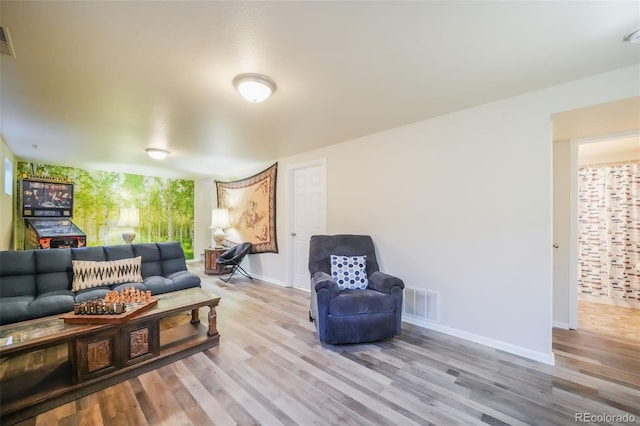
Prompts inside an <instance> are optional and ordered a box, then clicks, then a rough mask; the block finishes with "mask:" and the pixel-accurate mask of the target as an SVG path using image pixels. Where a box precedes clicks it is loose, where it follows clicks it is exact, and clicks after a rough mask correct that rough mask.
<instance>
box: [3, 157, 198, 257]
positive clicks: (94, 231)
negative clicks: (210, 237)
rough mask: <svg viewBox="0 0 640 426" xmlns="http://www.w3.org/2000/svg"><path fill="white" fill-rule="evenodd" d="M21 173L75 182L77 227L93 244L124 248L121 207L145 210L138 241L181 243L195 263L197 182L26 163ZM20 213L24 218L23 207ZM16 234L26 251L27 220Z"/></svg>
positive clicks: (21, 164)
mask: <svg viewBox="0 0 640 426" xmlns="http://www.w3.org/2000/svg"><path fill="white" fill-rule="evenodd" d="M32 167H34V169H33V170H32ZM17 169H18V170H17V172H18V176H21V175H22V174H23V173H26V174H31V173H32V172H35V174H36V175H41V176H59V177H65V178H67V177H68V178H71V179H72V180H73V182H74V208H73V223H75V224H76V225H77V226H78V227H79V228H80V229H82V231H83V232H84V233H85V234H86V235H87V245H88V246H99V245H113V244H124V241H123V239H122V236H121V234H122V229H121V228H119V227H118V226H117V224H118V218H119V215H120V208H121V207H136V208H137V209H138V210H139V212H140V227H139V228H136V229H135V232H136V239H135V242H136V243H146V242H161V241H180V243H181V244H182V248H183V249H184V253H185V256H186V258H187V259H193V197H194V183H193V181H192V180H185V179H166V178H160V177H153V176H142V175H133V174H128V173H115V172H105V171H88V170H83V169H77V168H72V167H63V166H53V165H40V164H38V165H36V166H33V165H32V164H31V163H27V162H23V161H19V162H18V167H17ZM17 193H19V191H17ZM18 203H20V200H18ZM16 212H17V216H16V217H18V218H19V217H20V205H19V204H18V205H17V206H16ZM15 236H16V247H17V248H19V249H20V248H22V247H24V237H25V223H24V221H23V220H17V221H16V227H15Z"/></svg>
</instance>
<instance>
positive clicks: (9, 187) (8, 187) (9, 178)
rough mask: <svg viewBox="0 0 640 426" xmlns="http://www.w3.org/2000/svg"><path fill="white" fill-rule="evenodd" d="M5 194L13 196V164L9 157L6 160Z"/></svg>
mask: <svg viewBox="0 0 640 426" xmlns="http://www.w3.org/2000/svg"><path fill="white" fill-rule="evenodd" d="M4 192H5V194H7V195H13V163H12V162H11V160H9V159H8V158H7V157H5V158H4Z"/></svg>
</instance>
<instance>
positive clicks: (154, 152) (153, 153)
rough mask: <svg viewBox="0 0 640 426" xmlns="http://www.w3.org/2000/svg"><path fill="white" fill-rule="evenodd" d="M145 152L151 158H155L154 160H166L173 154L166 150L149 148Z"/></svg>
mask: <svg viewBox="0 0 640 426" xmlns="http://www.w3.org/2000/svg"><path fill="white" fill-rule="evenodd" d="M145 151H147V154H149V157H151V158H153V159H154V160H164V158H165V157H166V156H167V155H169V154H171V153H170V152H169V151H167V150H166V149H160V148H147V149H145Z"/></svg>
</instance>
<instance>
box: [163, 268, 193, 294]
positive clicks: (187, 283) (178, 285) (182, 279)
mask: <svg viewBox="0 0 640 426" xmlns="http://www.w3.org/2000/svg"><path fill="white" fill-rule="evenodd" d="M167 278H169V279H170V280H171V281H173V285H172V286H171V289H170V291H177V290H184V289H185V288H191V287H200V277H199V276H197V275H196V274H193V273H191V272H189V271H179V272H176V273H173V274H171V275H169V276H168V277H167Z"/></svg>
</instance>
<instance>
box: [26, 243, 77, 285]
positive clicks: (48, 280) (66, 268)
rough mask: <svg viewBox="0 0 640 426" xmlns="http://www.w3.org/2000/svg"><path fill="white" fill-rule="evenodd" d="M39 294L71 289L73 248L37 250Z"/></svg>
mask: <svg viewBox="0 0 640 426" xmlns="http://www.w3.org/2000/svg"><path fill="white" fill-rule="evenodd" d="M35 257H36V272H37V275H36V287H37V294H44V293H51V292H55V291H70V290H71V279H72V275H73V271H72V268H71V250H70V249H55V250H36V252H35Z"/></svg>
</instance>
